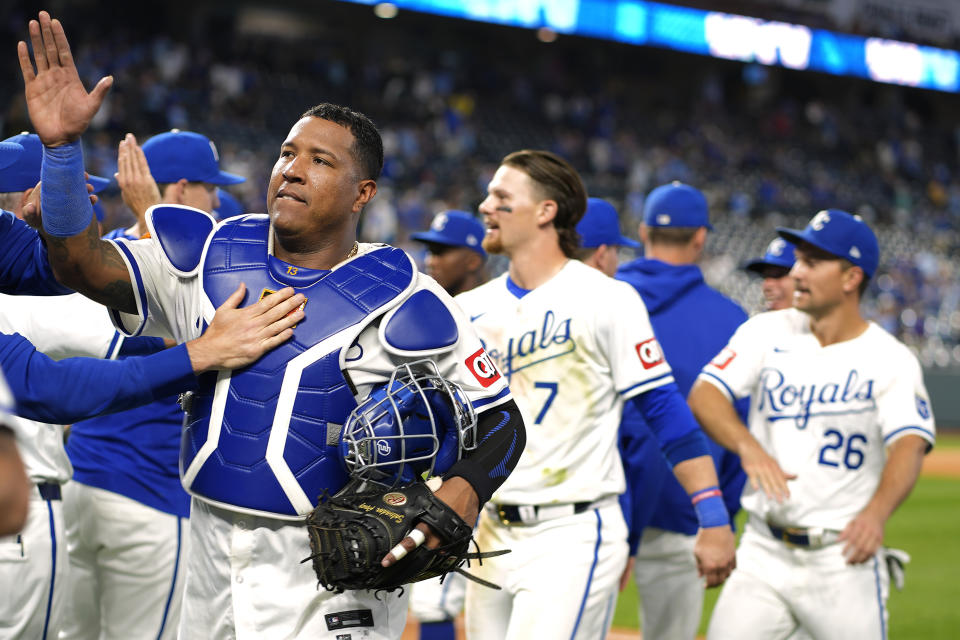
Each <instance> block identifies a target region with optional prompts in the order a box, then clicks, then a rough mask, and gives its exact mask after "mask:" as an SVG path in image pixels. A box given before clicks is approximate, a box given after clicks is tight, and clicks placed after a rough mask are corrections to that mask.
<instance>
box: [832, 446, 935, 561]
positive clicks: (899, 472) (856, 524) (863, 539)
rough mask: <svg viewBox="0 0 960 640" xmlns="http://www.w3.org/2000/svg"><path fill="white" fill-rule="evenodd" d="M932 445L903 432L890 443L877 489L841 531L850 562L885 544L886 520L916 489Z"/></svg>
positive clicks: (874, 551)
mask: <svg viewBox="0 0 960 640" xmlns="http://www.w3.org/2000/svg"><path fill="white" fill-rule="evenodd" d="M929 447H930V443H928V442H927V441H926V440H924V439H923V438H921V437H920V436H915V435H907V436H903V437H902V438H899V439H898V440H896V441H895V442H894V443H893V444H892V445H890V447H889V449H888V450H887V462H886V464H885V465H884V467H883V475H881V476H880V484H879V485H878V486H877V490H876V492H874V494H873V497H872V498H871V499H870V502H868V503H867V506H866V507H864V509H863V511H861V512H860V513H859V514H857V517H855V518H854V519H853V520H851V521H850V522H849V523H848V524H847V526H846V527H844V529H843V531H842V532H841V533H840V540H842V541H845V542H846V544H845V545H844V547H843V555H844V557H845V558H846V559H847V562H848V563H850V564H860V563H862V562H866V561H867V560H869V559H870V558H872V557H873V555H874V554H875V553H876V552H877V549H879V548H880V545H881V544H883V530H884V527H885V526H886V523H887V520H888V519H889V518H890V516H891V515H893V512H894V511H896V509H897V507H899V506H900V504H901V503H902V502H903V501H904V500H906V499H907V496H908V495H910V492H911V491H913V486H914V485H915V484H916V483H917V477H918V476H919V475H920V468H921V467H922V466H923V456H924V455H925V454H926V452H927V450H928V449H929Z"/></svg>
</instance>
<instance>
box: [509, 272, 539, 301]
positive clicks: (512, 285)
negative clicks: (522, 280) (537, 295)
mask: <svg viewBox="0 0 960 640" xmlns="http://www.w3.org/2000/svg"><path fill="white" fill-rule="evenodd" d="M507 291H509V292H510V293H512V294H513V295H514V296H515V297H516V298H517V299H520V298H523V296H525V295H527V294H528V293H530V292H531V291H533V289H524V288H523V287H521V286H520V285H518V284H517V283H516V282H514V281H513V280H511V279H510V276H507Z"/></svg>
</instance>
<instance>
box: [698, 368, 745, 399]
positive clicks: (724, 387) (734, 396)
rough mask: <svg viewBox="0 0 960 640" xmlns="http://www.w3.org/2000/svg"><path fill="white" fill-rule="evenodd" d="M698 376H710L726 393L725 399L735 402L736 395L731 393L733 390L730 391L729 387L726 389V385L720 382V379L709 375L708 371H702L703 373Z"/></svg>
mask: <svg viewBox="0 0 960 640" xmlns="http://www.w3.org/2000/svg"><path fill="white" fill-rule="evenodd" d="M700 375H704V376H710V377H711V378H712V379H714V380H716V381H717V382H719V383H720V385H721V386H722V387H723V390H724V391H726V392H727V397H728V398H730V399H731V400H735V399H736V398H737V394H735V393H734V392H733V389H731V388H730V387H728V386H727V383H726V382H724V381H723V380H721V379H720V378H719V377H717V376H716V375H714V374H712V373H710V372H709V371H704V372H702V373H701V374H700Z"/></svg>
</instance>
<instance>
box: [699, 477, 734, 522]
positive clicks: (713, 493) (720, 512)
mask: <svg viewBox="0 0 960 640" xmlns="http://www.w3.org/2000/svg"><path fill="white" fill-rule="evenodd" d="M690 501H691V502H692V503H693V510H694V511H696V512H697V522H699V523H700V528H701V529H706V528H708V527H721V526H723V525H729V524H730V514H729V513H727V505H725V504H724V503H723V494H722V493H721V492H720V489H719V487H716V486H714V487H708V488H706V489H703V490H702V491H697V492H696V493H694V494H693V495H691V496H690Z"/></svg>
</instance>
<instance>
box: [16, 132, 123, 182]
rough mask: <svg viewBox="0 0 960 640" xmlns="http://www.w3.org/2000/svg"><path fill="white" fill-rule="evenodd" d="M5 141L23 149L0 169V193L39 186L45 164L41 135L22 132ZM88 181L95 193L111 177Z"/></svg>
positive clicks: (94, 177)
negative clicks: (41, 168)
mask: <svg viewBox="0 0 960 640" xmlns="http://www.w3.org/2000/svg"><path fill="white" fill-rule="evenodd" d="M3 142H11V143H14V144H16V145H19V146H20V147H21V148H22V149H23V151H22V152H21V153H20V155H19V156H18V157H16V158H14V161H13V162H12V163H11V164H8V165H7V166H6V167H4V168H3V169H0V193H15V192H17V191H26V190H27V189H32V188H34V187H35V186H37V183H38V182H40V167H41V165H42V164H43V143H42V142H40V136H38V135H37V134H35V133H21V134H18V135H15V136H13V137H11V138H7V139H6V140H4V141H3ZM87 182H89V183H90V184H92V185H93V188H94V193H97V192H98V191H102V190H103V189H104V187H106V186H107V185H108V184H110V180H109V179H107V178H101V177H100V176H90V179H89V180H87ZM98 187H99V188H98Z"/></svg>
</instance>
